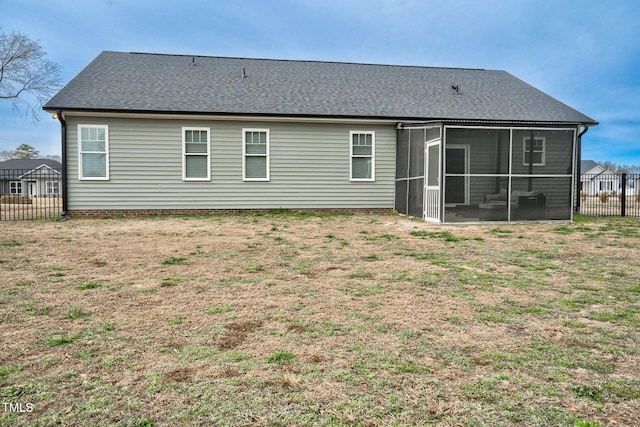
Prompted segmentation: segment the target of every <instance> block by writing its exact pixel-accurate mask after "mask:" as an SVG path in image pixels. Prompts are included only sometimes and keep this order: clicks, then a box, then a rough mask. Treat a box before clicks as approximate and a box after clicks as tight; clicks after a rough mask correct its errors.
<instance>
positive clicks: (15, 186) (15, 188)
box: [9, 181, 22, 194]
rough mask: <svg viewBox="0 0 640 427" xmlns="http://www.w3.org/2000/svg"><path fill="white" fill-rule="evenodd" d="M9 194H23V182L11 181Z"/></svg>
mask: <svg viewBox="0 0 640 427" xmlns="http://www.w3.org/2000/svg"><path fill="white" fill-rule="evenodd" d="M9 194H22V181H11V182H10V183H9Z"/></svg>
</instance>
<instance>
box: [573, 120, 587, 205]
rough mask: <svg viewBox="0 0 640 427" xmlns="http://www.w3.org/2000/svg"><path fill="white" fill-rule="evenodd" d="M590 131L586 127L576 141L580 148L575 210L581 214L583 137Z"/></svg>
mask: <svg viewBox="0 0 640 427" xmlns="http://www.w3.org/2000/svg"><path fill="white" fill-rule="evenodd" d="M588 130H589V126H586V125H585V127H584V130H583V131H582V132H580V133H579V134H578V140H577V141H576V143H577V144H578V146H577V147H576V168H575V171H576V176H577V178H576V208H575V212H576V213H578V212H580V182H581V181H580V178H581V176H580V172H581V171H580V162H581V161H582V135H584V134H585V133H587V131H588Z"/></svg>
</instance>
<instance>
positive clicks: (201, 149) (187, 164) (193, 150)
mask: <svg viewBox="0 0 640 427" xmlns="http://www.w3.org/2000/svg"><path fill="white" fill-rule="evenodd" d="M182 154H183V156H182V179H183V180H185V181H209V180H210V179H211V167H210V165H211V162H210V161H209V155H210V147H209V128H187V127H185V128H182Z"/></svg>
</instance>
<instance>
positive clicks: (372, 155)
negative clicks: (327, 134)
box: [349, 131, 376, 181]
mask: <svg viewBox="0 0 640 427" xmlns="http://www.w3.org/2000/svg"><path fill="white" fill-rule="evenodd" d="M349 136H350V138H349V139H350V147H351V148H350V152H351V153H350V155H351V167H350V177H351V178H350V179H351V181H375V179H376V134H375V132H368V131H351V132H349Z"/></svg>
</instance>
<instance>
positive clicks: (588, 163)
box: [580, 160, 598, 174]
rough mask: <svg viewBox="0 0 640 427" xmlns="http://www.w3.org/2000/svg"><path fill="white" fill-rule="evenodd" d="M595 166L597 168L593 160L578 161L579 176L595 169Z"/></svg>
mask: <svg viewBox="0 0 640 427" xmlns="http://www.w3.org/2000/svg"><path fill="white" fill-rule="evenodd" d="M596 166H598V164H597V163H596V162H594V161H593V160H581V161H580V173H581V174H585V173H587V172H589V171H590V170H591V169H593V168H595V167H596Z"/></svg>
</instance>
